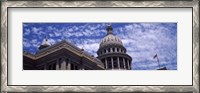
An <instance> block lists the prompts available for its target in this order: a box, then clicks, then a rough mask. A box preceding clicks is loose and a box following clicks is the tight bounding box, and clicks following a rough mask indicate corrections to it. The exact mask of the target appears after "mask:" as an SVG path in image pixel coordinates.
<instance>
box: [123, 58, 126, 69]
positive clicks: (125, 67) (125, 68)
mask: <svg viewBox="0 0 200 93" xmlns="http://www.w3.org/2000/svg"><path fill="white" fill-rule="evenodd" d="M123 63H124V69H126V64H125V59H124V58H123Z"/></svg>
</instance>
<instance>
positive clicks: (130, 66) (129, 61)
mask: <svg viewBox="0 0 200 93" xmlns="http://www.w3.org/2000/svg"><path fill="white" fill-rule="evenodd" d="M129 65H130V69H131V66H132V64H131V61H129Z"/></svg>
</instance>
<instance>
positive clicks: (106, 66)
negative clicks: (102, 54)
mask: <svg viewBox="0 0 200 93" xmlns="http://www.w3.org/2000/svg"><path fill="white" fill-rule="evenodd" d="M105 69H108V62H107V58H105Z"/></svg>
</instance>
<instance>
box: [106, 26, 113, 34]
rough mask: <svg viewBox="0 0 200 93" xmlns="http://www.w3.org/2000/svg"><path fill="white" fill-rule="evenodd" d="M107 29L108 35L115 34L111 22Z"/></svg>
mask: <svg viewBox="0 0 200 93" xmlns="http://www.w3.org/2000/svg"><path fill="white" fill-rule="evenodd" d="M106 30H107V35H109V34H113V33H112V30H113V28H112V26H111V23H109V24H108V26H107V29H106Z"/></svg>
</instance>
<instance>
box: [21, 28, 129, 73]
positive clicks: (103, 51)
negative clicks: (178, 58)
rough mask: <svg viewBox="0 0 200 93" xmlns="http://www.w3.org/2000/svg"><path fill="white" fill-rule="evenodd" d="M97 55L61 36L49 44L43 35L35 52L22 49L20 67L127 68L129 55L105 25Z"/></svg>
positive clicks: (41, 68)
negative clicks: (60, 38) (42, 40)
mask: <svg viewBox="0 0 200 93" xmlns="http://www.w3.org/2000/svg"><path fill="white" fill-rule="evenodd" d="M106 30H107V35H106V36H105V37H104V38H103V39H102V40H101V42H100V45H99V49H98V51H97V55H98V56H97V57H94V56H93V55H91V54H89V53H87V52H86V51H84V49H80V48H78V47H77V46H75V45H74V44H72V43H70V42H68V41H67V40H63V41H61V42H58V43H56V44H54V45H51V44H50V43H49V41H48V39H47V38H46V39H45V40H44V42H43V43H42V44H41V45H40V46H39V48H38V51H37V52H36V54H31V53H29V52H26V51H24V52H23V70H131V68H132V67H131V62H132V58H131V57H130V56H129V55H128V54H126V52H127V51H126V48H125V47H124V46H123V42H122V41H121V40H120V39H119V38H118V37H117V36H115V35H114V33H113V28H112V26H111V25H108V26H107V28H106Z"/></svg>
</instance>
